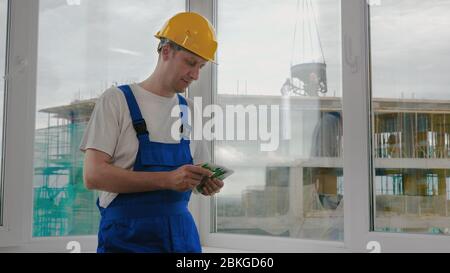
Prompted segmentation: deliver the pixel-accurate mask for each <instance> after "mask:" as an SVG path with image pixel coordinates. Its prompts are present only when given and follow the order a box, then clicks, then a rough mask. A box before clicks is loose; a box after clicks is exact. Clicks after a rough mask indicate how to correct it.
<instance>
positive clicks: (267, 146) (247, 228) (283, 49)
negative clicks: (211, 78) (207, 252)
mask: <svg viewBox="0 0 450 273" xmlns="http://www.w3.org/2000/svg"><path fill="white" fill-rule="evenodd" d="M262 16H263V17H264V19H263V20H261V18H262ZM280 18H282V20H280ZM340 33H341V32H340V1H336V0H314V1H313V0H286V1H269V0H258V1H250V0H247V1H219V6H218V39H219V52H218V63H219V66H218V91H217V92H218V94H216V96H215V97H216V101H215V103H216V104H218V105H220V106H221V109H223V112H224V113H223V117H224V119H223V120H224V122H223V123H224V130H223V132H220V131H218V130H217V128H215V133H216V135H215V137H216V141H215V143H214V155H215V156H214V159H215V161H216V163H218V164H221V165H224V166H226V167H229V168H231V169H233V170H235V173H234V174H233V175H232V176H230V177H229V178H227V179H226V180H225V184H226V185H225V187H224V188H223V190H222V191H221V193H220V194H219V195H218V196H217V202H216V206H215V208H216V210H215V215H213V216H215V218H214V221H212V223H213V224H212V231H213V232H220V233H238V234H254V235H268V236H282V237H292V238H308V239H317V240H332V241H340V240H343V234H344V230H343V229H344V223H343V216H344V211H343V195H344V189H343V170H342V105H341V101H342V90H341V46H340V45H341V38H340V37H341V34H340ZM238 105H241V106H242V107H241V109H239V107H238ZM244 110H246V111H247V112H245V111H244ZM236 113H237V114H236ZM216 114H217V113H216ZM239 115H240V116H239ZM216 116H217V115H216ZM222 133H223V134H222Z"/></svg>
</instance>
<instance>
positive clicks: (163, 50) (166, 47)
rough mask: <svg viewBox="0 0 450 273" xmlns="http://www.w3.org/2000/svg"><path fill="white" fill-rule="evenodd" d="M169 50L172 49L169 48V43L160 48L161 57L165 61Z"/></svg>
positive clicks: (169, 52)
mask: <svg viewBox="0 0 450 273" xmlns="http://www.w3.org/2000/svg"><path fill="white" fill-rule="evenodd" d="M171 51H172V49H171V48H170V45H167V44H166V45H164V46H163V47H162V48H161V57H162V59H163V60H164V61H167V59H169V56H170V54H171Z"/></svg>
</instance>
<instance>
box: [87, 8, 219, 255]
mask: <svg viewBox="0 0 450 273" xmlns="http://www.w3.org/2000/svg"><path fill="white" fill-rule="evenodd" d="M155 37H157V38H158V39H160V43H159V45H158V49H157V51H158V53H159V58H158V63H157V65H156V68H155V70H154V71H153V73H152V74H151V75H150V76H149V77H148V78H147V79H146V80H144V81H143V82H141V83H138V84H131V85H124V86H119V87H112V88H110V89H108V90H106V91H105V92H104V93H103V95H102V96H101V97H100V98H99V100H98V101H97V103H96V106H95V109H94V111H93V113H92V116H91V119H90V121H89V124H88V125H87V128H86V131H85V135H84V137H83V140H82V143H81V145H80V149H81V150H82V151H85V161H84V182H85V185H86V187H87V188H88V189H94V190H99V191H100V196H99V199H98V201H97V205H98V207H99V209H100V213H101V221H100V227H99V233H98V248H97V252H201V246H200V241H199V236H198V231H197V227H196V225H195V223H194V220H193V217H192V215H191V214H190V212H189V211H188V202H189V199H190V196H191V192H192V190H193V189H194V187H196V186H197V185H198V184H199V183H200V182H201V181H202V180H204V181H203V182H206V184H205V186H204V188H203V191H202V194H204V195H207V196H212V195H214V194H215V193H217V192H219V191H220V189H221V188H222V187H223V182H222V181H220V180H218V179H211V178H209V177H210V176H211V172H210V171H208V170H206V169H204V168H201V167H199V166H196V165H194V164H197V163H201V162H205V161H209V160H208V159H209V156H208V149H207V146H206V145H207V144H206V143H205V142H204V141H197V140H192V141H190V140H189V135H190V132H191V131H192V132H193V127H194V126H195V124H188V119H187V117H188V113H186V111H184V110H183V109H188V111H193V103H192V101H191V100H189V99H185V98H184V97H183V96H181V95H180V93H183V92H184V91H185V90H186V88H187V87H188V86H189V85H190V84H191V83H192V82H193V81H195V80H197V79H198V77H199V73H200V69H201V68H202V67H203V66H204V65H205V64H206V63H207V62H208V61H211V62H213V61H214V54H215V51H216V48H217V41H216V38H215V32H214V28H213V27H212V25H211V24H210V23H209V22H208V20H207V19H205V18H204V17H203V16H201V15H199V14H196V13H193V12H184V13H179V14H177V15H175V16H173V17H172V18H171V19H169V20H168V21H167V22H166V23H165V25H164V26H163V27H162V29H161V30H160V31H159V32H158V33H157V34H156V35H155ZM174 107H176V108H177V109H182V110H181V111H180V117H173V116H172V115H171V112H172V109H174ZM178 107H179V108H178ZM191 113H193V112H191ZM180 119H181V124H182V125H181V126H180V132H179V134H180V135H179V136H178V139H176V138H175V137H174V136H173V130H171V128H172V126H173V124H174V123H175V122H177V121H178V122H179V121H180Z"/></svg>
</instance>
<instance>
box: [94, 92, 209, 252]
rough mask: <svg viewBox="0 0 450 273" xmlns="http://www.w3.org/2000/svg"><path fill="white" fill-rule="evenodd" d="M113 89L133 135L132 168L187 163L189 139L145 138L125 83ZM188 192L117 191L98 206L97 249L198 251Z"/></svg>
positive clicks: (164, 167) (151, 168)
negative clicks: (123, 100) (127, 112)
mask: <svg viewBox="0 0 450 273" xmlns="http://www.w3.org/2000/svg"><path fill="white" fill-rule="evenodd" d="M119 88H120V90H121V91H122V92H123V93H124V95H125V98H126V101H127V104H128V108H129V110H130V114H131V119H132V121H133V126H134V128H135V130H136V133H137V137H138V140H139V149H138V152H137V155H136V161H135V163H134V167H133V170H134V171H138V172H142V171H145V172H167V171H172V170H175V169H177V168H179V167H181V166H183V165H186V164H192V163H193V160H192V155H191V151H190V148H189V140H186V139H184V138H182V139H181V141H180V143H175V144H169V143H158V142H153V141H151V140H150V137H149V132H148V131H147V127H146V124H145V121H144V119H143V118H142V114H141V111H140V109H139V106H138V104H137V102H136V99H135V97H134V95H133V92H132V91H131V88H130V87H129V86H128V85H125V86H119ZM178 101H179V104H180V108H181V109H182V112H181V113H180V116H181V118H182V120H183V124H185V121H186V120H187V114H186V113H185V111H186V109H187V103H186V100H185V99H184V98H183V97H182V96H180V95H178ZM191 192H192V191H186V192H177V191H172V190H158V191H151V192H143V193H131V194H119V195H118V196H117V197H116V198H115V199H114V200H113V201H112V202H111V204H110V205H109V206H108V207H107V208H102V207H100V206H99V209H100V213H101V220H100V227H99V233H98V248H97V252H201V246H200V240H199V236H198V231H197V227H196V226H195V222H194V220H193V218H192V215H191V213H190V212H189V211H188V202H189V198H190V196H191ZM97 202H98V201H97Z"/></svg>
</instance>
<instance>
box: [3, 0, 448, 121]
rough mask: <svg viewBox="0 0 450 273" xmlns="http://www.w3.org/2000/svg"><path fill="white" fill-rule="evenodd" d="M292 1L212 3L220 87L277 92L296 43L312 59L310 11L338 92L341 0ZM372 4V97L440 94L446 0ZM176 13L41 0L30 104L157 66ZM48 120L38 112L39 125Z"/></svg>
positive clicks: (143, 4)
mask: <svg viewBox="0 0 450 273" xmlns="http://www.w3.org/2000/svg"><path fill="white" fill-rule="evenodd" d="M299 1H300V2H298V0H283V1H272V0H257V1H256V0H240V1H230V0H228V1H219V14H218V26H217V34H218V40H219V48H218V62H219V66H218V92H219V93H221V94H254V95H279V94H280V88H281V86H282V84H283V83H284V82H285V80H286V79H287V78H288V77H290V67H291V64H296V63H298V62H301V61H302V56H301V54H300V52H301V48H306V47H308V46H309V45H310V44H313V45H314V48H315V49H314V50H313V51H310V52H311V54H310V55H311V56H312V55H318V52H320V50H318V49H317V48H318V45H319V44H318V40H317V36H315V35H311V34H308V33H306V34H307V35H306V38H305V39H303V38H304V37H305V35H303V34H302V23H304V22H303V21H302V18H304V17H305V16H306V17H307V18H311V16H315V17H316V21H317V26H318V27H317V31H318V32H319V37H320V42H321V45H322V48H323V56H324V60H325V62H326V64H327V78H328V89H329V91H328V94H327V96H338V97H340V96H342V90H341V85H342V81H341V78H342V75H341V63H342V58H341V30H340V20H341V18H340V1H338V0H312V3H313V8H312V9H311V8H309V9H308V10H307V11H310V12H309V13H305V12H304V11H303V9H302V1H304V0H299ZM2 2H5V0H2ZM77 2H79V5H69V4H68V3H75V4H76V3H77ZM379 2H380V5H376V6H372V9H371V32H372V39H371V43H372V61H373V74H372V76H373V94H374V96H375V97H391V98H401V97H404V98H413V97H414V98H419V99H420V98H434V99H448V95H447V93H448V90H447V87H448V86H449V84H450V77H446V76H445V72H446V71H450V50H449V49H448V48H449V47H448V44H449V43H450V32H449V31H448V29H449V27H450V20H448V19H447V18H446V16H447V15H448V13H449V12H450V0H429V1H420V0H381V1H379ZM184 9H185V1H184V0H164V1H163V0H154V1H148V0H132V1H131V0H130V1H128V2H127V4H126V5H124V2H123V1H120V0H95V1H92V0H71V1H67V0H41V1H40V20H39V48H38V52H39V53H38V96H37V109H38V110H40V109H43V108H46V107H52V106H58V105H63V104H68V103H70V102H71V101H73V100H76V99H87V98H92V97H97V96H98V95H100V94H101V93H102V92H103V91H104V90H105V89H106V88H107V87H109V86H111V85H112V84H113V83H116V82H119V83H122V82H132V81H141V80H143V79H145V78H146V77H147V76H148V75H149V74H150V73H151V71H152V70H153V68H154V65H155V62H156V56H157V55H156V53H155V48H156V45H157V40H156V39H155V38H154V37H153V35H154V34H155V33H156V31H158V29H159V28H160V27H161V25H162V24H163V23H164V22H165V20H166V19H168V18H169V17H170V16H171V15H173V14H175V13H176V12H179V11H183V10H184ZM311 10H312V11H311ZM2 12H3V13H4V9H2ZM2 18H4V16H3V17H2ZM261 18H264V19H263V20H262V19H261ZM306 22H310V21H308V20H307V21H306ZM313 32H314V29H313ZM2 33H4V32H2ZM2 36H4V35H2ZM294 36H295V39H294ZM2 39H4V37H2ZM3 44H4V43H3V42H2V46H3V48H2V47H0V50H4V45H3ZM319 55H321V54H319ZM303 59H305V56H303ZM2 69H3V67H2ZM1 72H3V71H1ZM1 74H4V73H1ZM46 123H47V117H46V115H43V114H38V115H37V127H38V128H41V127H45V126H46Z"/></svg>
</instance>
